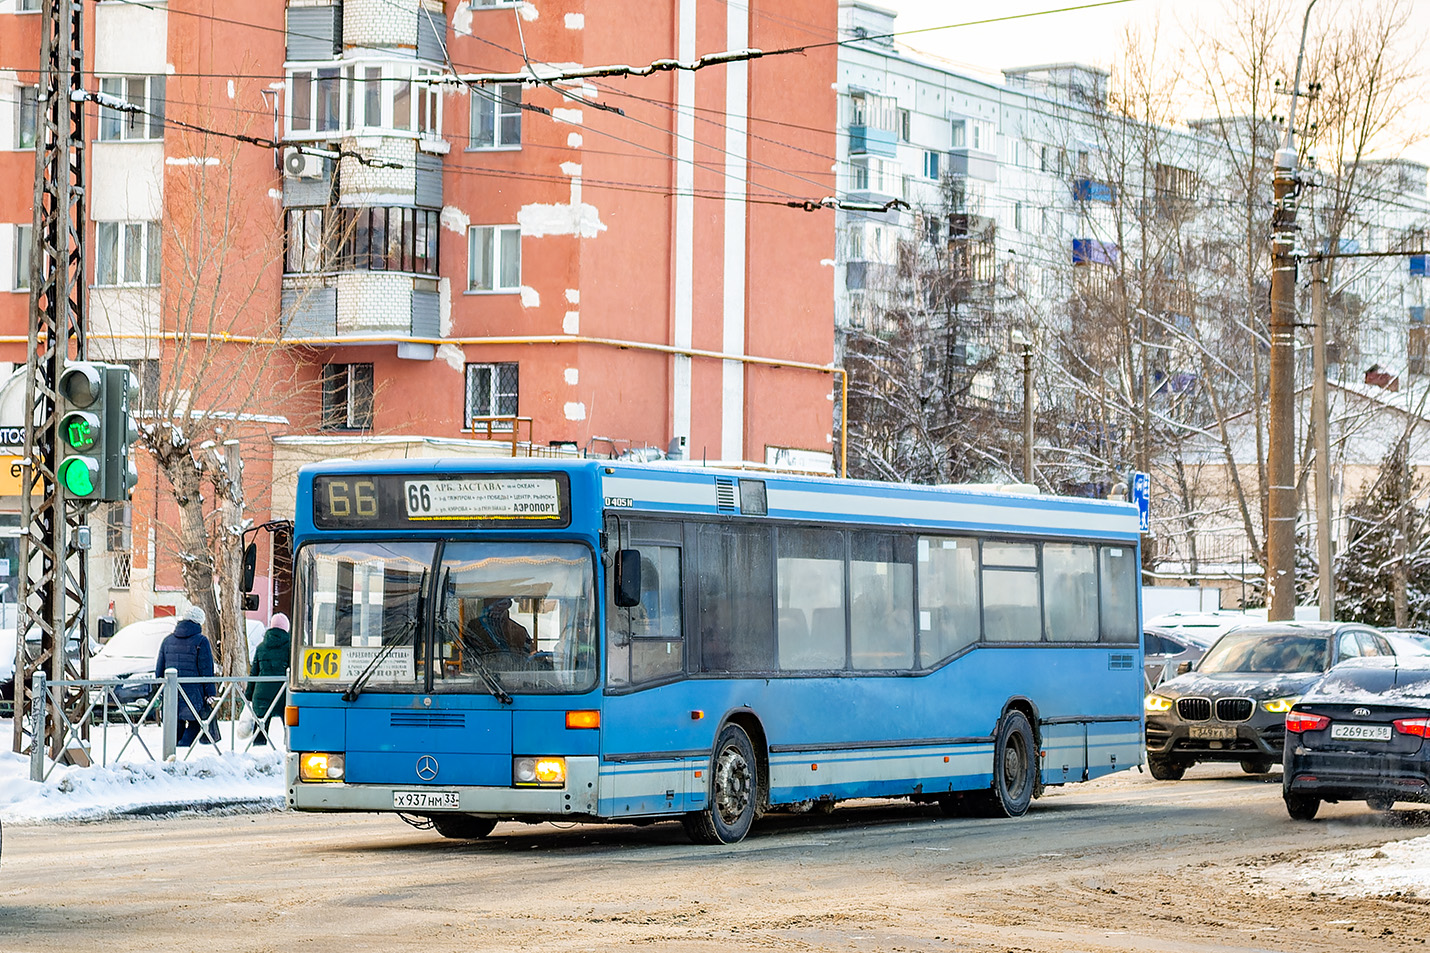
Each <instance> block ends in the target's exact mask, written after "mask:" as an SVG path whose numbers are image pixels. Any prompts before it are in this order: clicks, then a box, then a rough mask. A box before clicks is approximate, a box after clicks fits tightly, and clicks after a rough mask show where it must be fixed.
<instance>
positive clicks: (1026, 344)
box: [1008, 330, 1033, 483]
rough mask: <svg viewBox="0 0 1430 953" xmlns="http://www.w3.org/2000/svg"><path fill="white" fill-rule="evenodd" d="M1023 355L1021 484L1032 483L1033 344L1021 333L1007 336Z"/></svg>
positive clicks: (1015, 332) (1017, 332)
mask: <svg viewBox="0 0 1430 953" xmlns="http://www.w3.org/2000/svg"><path fill="white" fill-rule="evenodd" d="M1008 339H1009V340H1010V341H1012V342H1013V346H1014V347H1016V348H1018V349H1019V350H1020V351H1021V352H1022V355H1023V482H1024V483H1032V482H1033V342H1032V341H1029V340H1028V338H1027V336H1026V335H1025V334H1023V332H1022V331H1018V330H1014V331H1013V333H1011V334H1009V335H1008Z"/></svg>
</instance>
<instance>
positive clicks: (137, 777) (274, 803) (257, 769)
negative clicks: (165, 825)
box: [0, 720, 284, 824]
mask: <svg viewBox="0 0 1430 953" xmlns="http://www.w3.org/2000/svg"><path fill="white" fill-rule="evenodd" d="M0 728H3V731H0V742H3V743H4V744H5V746H6V747H8V742H9V740H10V722H9V721H8V720H0ZM145 730H146V731H147V730H149V729H147V728H146V729H145ZM230 737H231V736H230ZM148 740H150V743H151V746H152V748H153V749H154V750H158V748H159V747H160V742H159V741H158V740H157V739H148ZM120 743H121V744H122V742H120ZM96 753H98V749H96ZM283 754H284V752H283V750H282V748H279V749H277V750H274V749H271V748H266V747H256V748H253V749H252V750H251V751H247V752H234V751H219V750H216V749H215V748H213V747H212V746H208V745H204V746H200V747H198V748H196V749H194V750H193V751H189V750H188V749H184V748H181V749H179V758H178V759H177V760H175V761H171V762H164V761H155V760H150V759H149V757H148V755H147V754H146V753H145V752H144V750H143V749H142V748H140V747H139V746H137V745H134V746H132V747H131V748H129V749H128V750H126V751H125V756H126V757H128V758H129V759H130V760H123V761H118V762H117V763H111V764H109V765H108V766H102V767H101V766H96V767H88V768H79V767H70V766H66V765H59V766H56V767H55V768H54V769H53V770H52V771H51V772H50V775H49V777H48V778H47V779H45V780H44V781H43V782H38V781H31V780H30V759H29V756H28V755H19V754H15V753H14V752H12V751H8V750H5V751H0V821H4V822H5V823H7V824H10V823H45V822H47V821H62V820H63V821H72V820H99V819H102V818H106V817H118V816H122V815H126V814H153V813H164V812H170V811H182V810H211V809H216V808H230V809H231V808H233V807H235V806H246V807H251V808H255V809H259V810H265V809H266V810H278V809H281V808H282V806H283Z"/></svg>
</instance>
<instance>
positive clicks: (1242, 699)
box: [1144, 622, 1395, 781]
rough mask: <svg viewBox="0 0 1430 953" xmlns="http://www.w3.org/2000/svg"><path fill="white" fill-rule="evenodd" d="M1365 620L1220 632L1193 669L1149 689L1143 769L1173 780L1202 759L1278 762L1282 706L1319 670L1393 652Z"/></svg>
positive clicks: (1259, 767)
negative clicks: (1145, 768)
mask: <svg viewBox="0 0 1430 953" xmlns="http://www.w3.org/2000/svg"><path fill="white" fill-rule="evenodd" d="M1394 654H1395V651H1394V649H1393V648H1392V647H1391V644H1390V642H1389V640H1387V639H1386V638H1385V636H1383V635H1381V634H1380V633H1379V632H1377V631H1376V630H1375V629H1372V628H1370V627H1369V626H1365V625H1359V624H1355V623H1344V622H1262V623H1257V624H1253V625H1244V626H1241V627H1239V628H1235V629H1232V630H1231V631H1230V632H1228V633H1226V634H1225V635H1223V636H1222V637H1221V638H1219V639H1217V641H1216V644H1215V645H1213V646H1212V647H1211V648H1209V649H1208V650H1207V652H1206V654H1205V655H1203V656H1202V657H1201V659H1200V661H1198V662H1197V663H1196V667H1195V669H1194V670H1193V671H1190V672H1187V673H1185V674H1181V675H1177V676H1176V677H1174V678H1170V679H1168V680H1167V681H1165V682H1163V683H1162V684H1160V685H1158V686H1157V687H1156V688H1155V689H1153V690H1152V691H1151V692H1149V693H1148V694H1147V699H1146V702H1145V704H1144V708H1145V710H1146V716H1147V736H1146V737H1147V768H1148V770H1149V771H1151V773H1152V777H1154V778H1157V779H1158V780H1161V781H1176V780H1178V779H1180V778H1181V777H1182V775H1183V774H1185V773H1186V770H1187V768H1189V767H1191V766H1192V765H1194V764H1196V763H1198V762H1200V761H1230V762H1240V764H1241V768H1242V770H1243V771H1245V772H1247V773H1248V774H1265V773H1266V772H1267V771H1270V770H1271V768H1272V766H1273V765H1275V764H1277V763H1278V762H1280V761H1281V753H1282V752H1281V749H1282V745H1283V743H1284V741H1285V737H1286V713H1287V712H1288V711H1290V710H1291V706H1292V705H1293V704H1295V703H1296V701H1297V700H1298V699H1299V698H1300V697H1301V693H1302V692H1304V691H1305V690H1306V689H1307V688H1308V687H1309V686H1310V685H1311V683H1312V682H1314V681H1315V680H1316V679H1317V678H1319V677H1320V676H1321V673H1323V672H1325V671H1326V669H1328V668H1330V667H1331V666H1332V665H1333V664H1335V663H1336V662H1339V661H1341V660H1343V659H1347V658H1357V657H1360V656H1372V655H1388V656H1393V655H1394Z"/></svg>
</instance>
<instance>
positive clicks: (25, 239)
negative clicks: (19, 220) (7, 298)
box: [11, 225, 35, 291]
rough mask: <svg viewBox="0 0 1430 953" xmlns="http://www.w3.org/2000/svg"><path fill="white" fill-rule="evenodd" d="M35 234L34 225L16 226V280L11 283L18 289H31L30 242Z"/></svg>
mask: <svg viewBox="0 0 1430 953" xmlns="http://www.w3.org/2000/svg"><path fill="white" fill-rule="evenodd" d="M34 235H35V232H34V227H33V226H30V225H16V226H15V261H14V265H15V271H14V275H15V280H14V281H13V282H11V285H12V286H13V287H14V289H15V290H16V291H28V290H30V244H31V242H32V241H33V240H34Z"/></svg>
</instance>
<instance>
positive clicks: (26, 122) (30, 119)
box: [15, 86, 40, 149]
mask: <svg viewBox="0 0 1430 953" xmlns="http://www.w3.org/2000/svg"><path fill="white" fill-rule="evenodd" d="M39 95H40V91H39V87H37V86H16V87H15V148H16V149H33V148H34V147H35V131H36V130H37V129H38V128H39V116H40V101H39Z"/></svg>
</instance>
